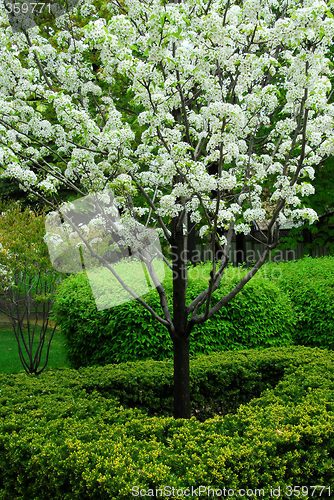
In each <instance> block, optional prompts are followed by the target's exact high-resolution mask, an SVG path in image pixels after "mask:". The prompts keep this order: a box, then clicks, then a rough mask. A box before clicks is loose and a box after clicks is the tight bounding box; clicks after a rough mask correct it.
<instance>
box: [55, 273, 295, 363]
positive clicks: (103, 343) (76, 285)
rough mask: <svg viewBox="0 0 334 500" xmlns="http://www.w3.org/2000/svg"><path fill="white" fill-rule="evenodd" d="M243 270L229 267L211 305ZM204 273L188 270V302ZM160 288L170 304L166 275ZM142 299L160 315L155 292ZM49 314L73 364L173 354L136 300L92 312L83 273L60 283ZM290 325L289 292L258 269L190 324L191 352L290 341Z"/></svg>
mask: <svg viewBox="0 0 334 500" xmlns="http://www.w3.org/2000/svg"><path fill="white" fill-rule="evenodd" d="M244 272H245V271H243V270H240V269H235V268H234V269H233V268H229V269H228V270H227V273H226V276H225V277H224V280H223V281H222V284H221V287H220V289H219V290H217V291H216V292H215V293H214V295H213V298H212V304H215V303H216V302H217V301H218V300H219V299H220V298H221V297H222V296H224V295H225V294H226V293H227V292H228V291H230V290H231V289H232V288H233V287H234V286H235V284H236V283H238V281H239V280H240V276H241V274H243V273H244ZM166 273H167V271H166ZM209 273H210V264H204V265H201V266H197V267H196V268H194V269H192V270H189V284H188V292H187V299H188V301H189V302H190V301H191V300H193V299H194V298H195V297H196V296H197V295H198V294H199V293H200V292H201V291H202V290H204V289H205V288H206V287H207V284H208V279H209ZM273 276H275V272H273ZM164 286H165V289H166V294H167V298H168V302H169V305H170V306H171V305H172V279H171V277H170V276H167V278H166V279H165V281H164ZM144 298H145V300H146V301H147V302H148V303H149V305H150V306H151V307H152V308H153V309H154V310H156V311H157V312H158V313H160V314H161V315H163V313H162V309H161V306H160V301H159V296H158V293H157V291H156V290H154V291H152V292H150V293H149V294H148V295H146V296H145V297H144ZM54 312H55V319H56V320H57V322H58V323H59V324H60V326H61V330H62V332H63V333H64V336H65V342H66V348H67V353H68V358H69V361H70V363H71V366H72V367H73V368H79V367H80V366H92V365H105V364H107V363H119V362H125V361H137V360H143V359H154V360H164V359H168V358H170V357H171V355H172V352H173V347H172V341H171V339H170V337H169V333H168V331H167V329H166V328H165V327H164V326H163V325H161V324H160V323H158V322H157V321H156V320H154V319H153V318H152V316H151V314H150V313H149V312H148V311H147V310H146V309H145V308H144V307H143V306H141V305H140V304H139V303H138V302H137V301H135V300H133V301H131V302H127V303H125V304H122V305H119V306H117V307H114V308H111V309H107V310H103V311H97V309H96V305H95V301H94V297H93V294H92V291H91V288H90V285H89V281H88V279H87V277H86V275H85V274H78V275H72V276H71V277H70V278H68V279H66V280H65V281H64V282H63V283H62V284H61V285H60V286H59V288H58V291H57V298H56V302H55V304H54ZM199 312H201V311H199ZM295 324H296V315H295V312H294V308H293V306H292V303H291V301H290V299H289V296H288V293H287V292H282V290H281V288H280V287H279V284H278V281H277V280H274V279H268V278H267V276H266V275H264V274H263V273H262V272H260V273H259V274H258V275H257V276H256V277H255V278H254V279H253V280H252V281H251V282H249V283H248V284H247V285H246V286H245V287H244V289H243V290H242V291H241V292H240V293H239V294H238V295H237V296H236V297H235V299H234V300H233V301H231V302H230V303H229V304H228V305H227V306H226V307H224V308H223V309H221V310H220V311H219V312H218V313H217V314H216V315H215V317H214V318H213V319H211V320H209V321H207V322H206V323H205V324H203V325H196V326H195V327H194V329H193V331H192V334H191V343H190V350H191V354H200V353H201V354H209V353H210V352H218V351H227V350H241V349H254V348H259V347H262V348H266V347H273V346H277V347H280V346H287V345H291V344H292V343H293V338H292V332H293V330H294V327H295Z"/></svg>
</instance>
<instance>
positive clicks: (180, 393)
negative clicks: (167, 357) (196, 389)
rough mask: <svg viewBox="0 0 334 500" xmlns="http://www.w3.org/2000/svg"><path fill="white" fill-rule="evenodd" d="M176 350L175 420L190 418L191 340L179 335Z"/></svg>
mask: <svg viewBox="0 0 334 500" xmlns="http://www.w3.org/2000/svg"><path fill="white" fill-rule="evenodd" d="M173 349H174V418H190V383H189V339H188V340H187V338H186V337H185V335H178V340H174V341H173Z"/></svg>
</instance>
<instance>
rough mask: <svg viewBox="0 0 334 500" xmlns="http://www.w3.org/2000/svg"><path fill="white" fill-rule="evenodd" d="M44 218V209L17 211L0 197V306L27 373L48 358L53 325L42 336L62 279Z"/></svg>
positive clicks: (18, 208)
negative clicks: (46, 238)
mask: <svg viewBox="0 0 334 500" xmlns="http://www.w3.org/2000/svg"><path fill="white" fill-rule="evenodd" d="M44 217H45V211H44V210H43V211H42V212H41V213H35V212H33V211H32V210H31V209H30V208H29V207H26V208H25V210H22V207H21V205H20V204H19V203H13V202H11V203H4V202H0V274H1V279H0V311H1V312H3V313H4V314H6V315H7V316H8V318H9V319H10V321H11V324H12V326H13V330H14V333H15V337H16V340H17V343H18V351H19V356H20V360H21V363H22V365H23V367H24V369H25V370H26V371H27V372H29V373H40V372H42V371H43V369H44V368H45V366H46V364H47V362H48V353H49V349H50V343H51V340H52V337H53V333H54V329H53V331H52V333H51V334H50V336H49V338H47V337H46V334H47V327H48V321H49V318H50V310H51V307H52V304H53V301H54V293H55V290H56V287H57V284H58V283H59V281H60V280H61V274H60V273H58V272H57V271H55V270H54V269H53V268H52V265H51V262H50V258H49V253H48V249H47V246H46V244H45V242H44V240H43V236H44V234H45V226H44V224H45V218H44ZM38 320H41V321H42V324H38ZM24 324H25V325H26V326H27V328H25V327H24V326H25V325H24ZM43 349H44V352H43ZM45 352H46V355H45ZM42 354H43V358H44V360H43V362H42V361H41V359H42Z"/></svg>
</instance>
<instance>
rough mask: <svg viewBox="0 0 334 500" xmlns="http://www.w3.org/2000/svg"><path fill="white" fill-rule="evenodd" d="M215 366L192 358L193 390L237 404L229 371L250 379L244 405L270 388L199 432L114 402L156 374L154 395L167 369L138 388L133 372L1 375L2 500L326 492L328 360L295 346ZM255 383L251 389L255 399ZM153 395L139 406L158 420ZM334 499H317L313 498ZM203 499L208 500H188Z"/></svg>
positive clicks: (330, 416) (198, 425) (195, 426)
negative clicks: (152, 492)
mask: <svg viewBox="0 0 334 500" xmlns="http://www.w3.org/2000/svg"><path fill="white" fill-rule="evenodd" d="M220 357H221V365H220V368H219V366H218V365H219V363H218V359H219V357H218V356H217V355H215V356H200V357H198V359H197V358H196V359H194V360H192V367H193V368H192V387H195V386H196V387H197V388H198V389H197V392H199V393H203V394H202V395H203V396H205V393H204V391H205V390H206V388H207V387H211V390H212V391H213V392H214V391H217V395H218V392H219V393H220V398H227V399H228V400H229V401H233V398H235V400H236V401H241V400H242V399H243V397H244V396H241V394H242V392H243V391H244V392H246V391H245V389H244V387H243V385H242V384H240V383H237V382H238V380H237V378H236V373H239V374H240V373H242V374H243V376H244V377H245V378H246V379H248V381H249V396H252V397H253V396H254V393H255V392H256V390H258V389H259V380H260V379H261V378H262V379H264V381H263V386H262V388H264V387H265V386H266V385H267V386H269V387H268V388H267V389H264V390H263V392H262V394H260V395H259V397H258V398H257V399H252V400H251V401H250V402H248V403H247V404H245V405H242V406H240V407H239V409H238V411H237V413H236V414H234V415H231V414H228V415H226V416H225V417H224V418H223V417H220V416H217V415H216V416H214V418H212V419H208V420H206V421H205V422H200V421H199V420H197V419H195V418H192V419H190V420H188V421H186V420H174V419H173V418H172V417H170V416H164V417H161V416H160V417H152V416H151V417H150V416H147V415H144V414H143V413H142V411H141V410H140V409H135V408H134V409H131V408H124V406H121V405H120V403H119V401H118V399H117V398H115V394H116V393H117V391H119V389H117V388H116V389H115V381H116V380H117V379H119V380H121V379H122V380H123V394H124V393H126V392H129V391H132V390H133V391H134V392H135V391H137V392H138V387H142V390H143V392H144V390H146V388H147V386H148V378H147V379H145V376H144V375H145V373H146V371H149V372H150V373H151V375H152V376H153V378H155V377H157V375H158V373H162V377H160V382H159V379H158V378H155V382H156V385H158V386H159V384H160V386H161V387H162V386H163V385H164V384H165V383H166V378H167V379H168V377H169V370H170V367H169V366H168V362H166V363H165V366H164V363H159V362H143V363H138V364H137V368H138V369H137V381H136V382H135V378H136V375H135V366H134V365H132V364H131V365H118V366H113V367H111V366H107V367H103V368H85V369H81V370H79V371H78V372H76V371H74V370H60V371H59V372H51V371H50V372H46V373H44V374H42V375H41V376H40V377H38V378H35V377H32V376H27V375H24V374H20V375H12V376H8V375H7V376H5V375H2V376H1V377H0V379H1V380H0V382H1V393H0V400H1V415H0V416H1V419H0V425H1V428H0V499H1V500H31V499H34V500H45V499H49V498H50V499H51V498H52V499H53V500H95V499H96V500H129V499H130V498H135V496H133V494H132V493H134V492H136V491H137V490H132V488H133V487H134V486H138V487H139V488H143V489H145V490H146V492H147V493H149V491H148V489H149V488H152V489H156V488H164V487H166V486H169V487H171V488H173V487H174V488H175V489H176V490H177V489H180V488H182V489H183V490H184V489H185V488H188V487H190V488H191V486H193V487H194V488H195V489H196V488H198V487H199V486H203V487H210V488H213V489H215V490H216V489H219V488H223V487H225V488H226V489H232V488H233V489H234V490H235V492H237V490H238V489H240V488H243V489H247V488H251V489H253V490H255V489H260V488H263V489H264V490H265V494H264V496H263V495H262V496H261V495H260V496H261V497H262V498H273V496H272V495H271V494H270V487H271V488H278V487H280V489H281V494H280V495H278V496H275V498H282V499H283V498H284V499H286V498H291V495H289V493H290V490H289V489H288V487H289V486H292V485H293V486H298V485H299V486H302V485H304V486H308V487H310V486H311V485H323V486H325V487H326V488H328V487H332V488H333V486H332V485H333V479H334V471H333V456H334V404H333V400H334V398H333V396H334V353H332V352H328V351H325V350H320V349H308V348H303V347H295V348H293V349H292V350H291V352H289V350H288V349H286V348H285V349H268V350H265V351H259V352H256V351H249V352H248V353H242V354H241V353H231V352H230V353H224V354H222V355H221V356H220ZM234 359H235V363H234ZM265 363H266V368H265ZM261 367H262V368H261ZM145 368H146V371H145ZM261 369H262V371H261ZM122 370H123V372H122ZM259 371H260V376H258V375H259V374H258V373H257V372H259ZM212 373H216V377H217V378H216V380H211V375H212ZM219 373H220V375H219ZM247 374H248V376H247ZM219 377H220V378H219ZM218 379H219V380H220V386H219V389H217V387H216V385H215V384H216V382H217V380H218ZM232 380H233V381H234V382H233V384H232V385H233V388H234V395H232V392H231V390H232V386H231V382H232ZM251 381H252V382H251ZM252 384H253V388H255V387H256V386H258V389H256V390H255V389H253V391H252V389H251V386H252ZM270 386H271V387H270ZM161 387H160V388H158V387H156V389H154V386H153V385H152V386H151V391H153V393H154V394H155V395H156V396H157V395H158V394H159V393H160V391H162V389H161ZM154 391H155V392H154ZM197 392H196V391H194V389H193V396H195V398H196V394H197ZM153 393H152V394H153ZM152 394H151V396H147V397H146V396H145V395H143V396H142V397H143V398H145V397H146V399H147V401H146V402H148V400H149V399H150V401H151V404H152V405H151V410H152V411H154V410H155V409H156V401H155V399H154V397H153V396H152ZM105 396H108V397H105ZM134 396H135V394H133V397H134ZM123 398H124V396H123ZM162 402H164V401H162ZM206 404H209V400H208V401H206ZM202 491H203V490H202ZM305 491H306V490H304V493H305ZM311 493H312V490H309V493H308V494H305V495H302V498H306V499H310V498H314V497H319V493H320V490H319V489H318V490H317V493H316V494H313V495H312V494H311ZM332 494H333V491H331V494H330V495H328V490H324V491H323V492H322V495H321V497H322V498H330V497H332ZM224 496H225V497H226V496H227V493H226V495H224ZM224 496H223V498H224ZM203 497H206V498H212V497H208V495H207V494H205V495H204V493H202V495H201V496H200V495H199V493H197V494H194V495H193V496H192V497H189V498H193V499H195V500H200V499H202V498H203ZM139 498H143V496H141V497H139ZM157 498H160V496H159V494H158V496H157ZM161 498H173V499H182V500H184V498H186V496H185V495H184V494H183V495H181V492H179V494H177V493H176V494H174V495H173V494H171V495H169V496H168V495H165V496H164V497H161ZM213 498H217V496H216V497H213Z"/></svg>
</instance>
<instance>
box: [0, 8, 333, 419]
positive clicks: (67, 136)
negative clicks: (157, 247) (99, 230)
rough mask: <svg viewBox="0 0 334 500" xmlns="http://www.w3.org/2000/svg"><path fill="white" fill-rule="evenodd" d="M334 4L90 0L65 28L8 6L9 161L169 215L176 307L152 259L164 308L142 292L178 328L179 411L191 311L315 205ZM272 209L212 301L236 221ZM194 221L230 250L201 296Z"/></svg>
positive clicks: (5, 133)
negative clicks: (191, 275) (190, 235)
mask: <svg viewBox="0 0 334 500" xmlns="http://www.w3.org/2000/svg"><path fill="white" fill-rule="evenodd" d="M331 3H332V2H330V1H329V0H248V1H247V0H245V1H242V0H217V1H211V0H184V1H182V2H181V3H168V2H165V1H164V0H162V1H161V0H159V1H157V0H141V1H138V0H124V2H123V1H122V2H118V1H117V0H112V1H111V2H110V3H109V4H108V9H109V11H110V14H111V16H110V15H109V16H104V17H103V16H101V14H98V13H97V9H96V8H95V7H94V4H93V2H92V1H91V0H82V1H80V2H79V3H78V5H77V6H76V7H75V9H73V10H72V12H71V13H70V14H65V15H64V16H61V17H59V19H58V20H57V22H56V25H57V29H54V30H49V31H47V30H46V29H45V27H41V26H40V27H38V26H36V27H34V28H32V29H30V30H28V31H24V30H23V31H21V32H17V33H13V30H12V29H11V28H10V27H9V23H8V20H7V18H6V13H5V11H4V10H3V13H2V27H1V31H0V37H1V39H0V43H1V49H0V54H1V55H0V64H1V73H0V104H1V105H0V141H1V142H0V155H1V157H0V161H1V163H0V166H1V168H2V169H3V175H4V176H6V177H11V178H15V179H18V180H19V181H20V183H21V185H22V187H23V189H26V190H27V191H28V192H31V193H34V194H35V195H37V196H40V197H44V198H45V196H46V194H50V193H51V194H52V193H53V192H57V189H58V188H59V187H60V186H64V185H67V186H69V187H70V188H71V189H74V190H75V191H76V192H77V193H78V196H81V197H83V196H86V195H88V194H90V193H92V192H100V191H103V190H105V189H109V190H110V189H112V190H113V191H114V193H115V203H116V205H117V207H118V209H119V210H120V212H121V218H122V220H123V222H124V224H125V225H126V224H128V225H129V224H130V222H131V221H136V223H137V224H141V225H142V226H144V227H146V226H148V225H149V226H150V227H155V228H156V229H157V231H158V232H159V236H160V237H161V238H162V239H165V240H167V241H168V242H169V244H170V247H171V251H172V262H171V263H170V264H169V265H170V267H171V269H172V272H173V305H172V310H170V308H169V307H168V303H167V299H166V295H165V291H164V288H163V286H162V284H161V283H160V282H159V281H157V278H156V275H154V269H153V267H152V266H151V267H150V269H149V271H150V275H151V278H152V280H153V282H154V283H155V286H156V288H157V292H158V293H159V296H160V302H161V311H153V310H152V309H151V308H150V307H149V306H148V304H146V303H145V301H144V300H143V299H142V298H141V297H139V296H138V297H137V300H139V301H140V302H141V303H142V305H143V307H146V308H147V309H148V310H150V312H151V314H152V316H153V318H155V319H156V320H157V321H159V322H160V323H162V324H163V325H165V326H166V333H167V330H168V332H169V334H170V336H171V338H172V340H173V345H174V385H175V389H174V416H175V417H176V418H177V417H186V418H188V417H189V416H190V398H189V339H190V336H191V330H192V327H193V325H195V324H201V323H203V322H204V321H206V320H207V319H210V318H212V317H213V316H214V314H215V313H216V312H217V311H219V310H220V309H221V308H222V307H224V306H225V305H226V304H227V303H228V302H229V301H230V300H231V299H233V297H235V295H236V294H237V293H238V292H239V291H240V290H241V289H242V288H243V286H244V285H245V284H246V283H247V282H248V281H249V280H250V279H251V278H252V277H253V276H254V275H255V273H256V272H257V271H258V270H259V269H260V267H261V266H262V265H263V264H264V262H265V261H266V259H267V257H268V255H269V253H270V251H271V250H273V249H274V248H275V247H276V246H277V245H278V242H279V240H278V237H279V232H278V228H279V225H280V224H282V223H284V222H285V221H286V220H287V219H289V220H291V221H294V222H299V221H300V220H308V221H310V222H311V223H312V222H314V221H315V220H316V219H317V214H316V213H315V212H314V211H313V210H311V209H309V208H307V207H305V206H302V205H301V202H300V200H301V197H303V196H305V195H311V194H312V193H313V191H314V189H313V187H312V184H311V181H312V180H313V178H314V166H315V165H317V164H318V163H319V162H320V161H322V159H323V158H325V157H329V156H331V155H332V154H333V151H334V135H333V130H334V126H333V116H334V106H333V104H331V100H330V98H331V95H332V92H331V81H330V78H331V77H332V71H333V64H332V54H331V51H330V48H331V45H332V39H333V34H334V20H333V13H332V11H331V7H330V6H331ZM78 19H80V20H81V21H80V23H79V22H78ZM106 19H107V20H106ZM83 20H85V22H83ZM92 54H94V63H92ZM115 88H117V89H118V92H117V93H116V92H115ZM124 102H125V103H126V102H128V105H126V104H125V105H124ZM49 203H50V204H52V202H50V201H49ZM54 208H55V209H57V208H58V207H57V206H54ZM65 212H66V211H64V213H65ZM64 217H66V213H65V215H64ZM264 219H266V220H267V222H268V232H267V237H266V245H265V250H264V252H263V255H262V256H261V257H260V258H259V260H258V261H257V262H256V263H255V265H254V266H253V268H252V269H250V270H249V272H248V273H247V274H246V275H245V276H244V277H243V278H242V279H241V281H240V282H239V283H238V284H237V285H236V286H235V287H234V288H233V289H232V290H231V291H230V292H229V293H228V294H227V295H226V296H225V297H224V298H222V299H221V300H220V301H219V302H218V303H216V304H215V305H214V306H213V305H212V304H211V299H212V294H213V293H214V292H215V290H217V288H218V287H219V285H220V282H221V279H222V276H223V273H224V269H225V268H226V266H227V265H228V254H229V250H230V246H231V239H232V234H233V231H235V232H236V233H240V232H241V233H244V234H249V233H250V228H251V225H250V224H251V222H252V221H253V222H255V223H258V222H261V221H263V220H264ZM129 221H130V222H129ZM189 221H190V222H191V223H196V226H197V228H198V229H199V235H200V236H201V237H203V238H204V237H205V238H207V237H208V236H209V237H210V238H211V241H212V245H213V250H215V249H216V248H217V247H218V248H220V250H221V254H220V258H219V260H217V261H216V260H215V259H214V261H213V263H212V272H211V274H210V280H209V282H208V286H207V288H206V289H205V290H203V291H202V293H200V295H199V296H198V297H197V298H195V299H194V300H192V301H191V302H190V303H187V301H186V290H187V255H186V251H185V250H186V238H185V236H186V235H187V231H188V227H189V224H188V222H189ZM72 227H73V226H72ZM77 229H78V228H77ZM84 243H85V246H86V248H88V250H89V251H90V252H91V255H93V256H94V257H96V258H97V259H98V260H99V261H100V262H102V263H103V264H104V265H105V266H106V267H107V268H108V269H110V270H112V269H113V268H112V265H111V264H110V263H108V262H107V261H106V260H105V259H103V257H101V256H99V255H97V253H96V252H95V251H94V248H93V244H90V242H89V238H87V237H85V241H84ZM94 252H95V253H94ZM133 296H134V297H135V296H136V294H133Z"/></svg>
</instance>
